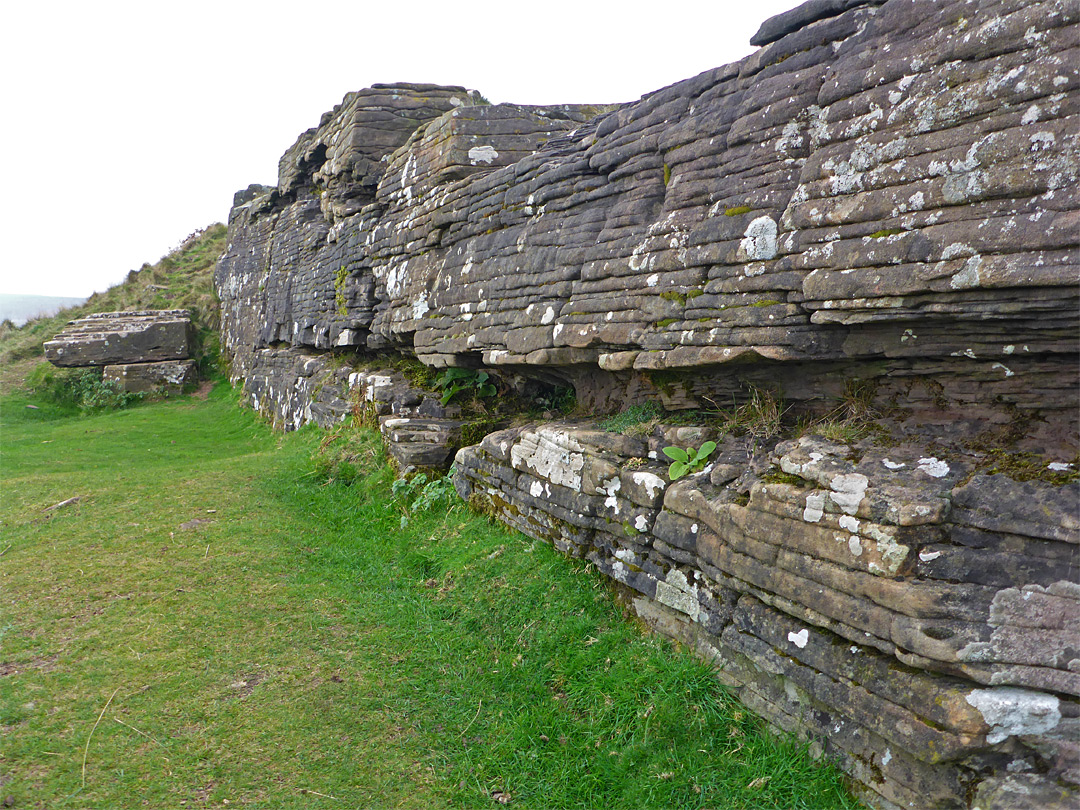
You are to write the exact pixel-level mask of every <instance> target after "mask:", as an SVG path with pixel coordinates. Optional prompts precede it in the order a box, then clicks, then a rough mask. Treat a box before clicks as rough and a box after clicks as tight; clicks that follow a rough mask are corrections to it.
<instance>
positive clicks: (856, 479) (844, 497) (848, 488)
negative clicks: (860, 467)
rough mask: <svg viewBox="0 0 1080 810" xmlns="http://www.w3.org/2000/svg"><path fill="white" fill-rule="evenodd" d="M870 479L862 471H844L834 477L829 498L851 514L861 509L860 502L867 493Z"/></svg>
mask: <svg viewBox="0 0 1080 810" xmlns="http://www.w3.org/2000/svg"><path fill="white" fill-rule="evenodd" d="M869 485H870V479H868V478H867V477H866V476H865V475H862V474H861V473H844V474H843V475H838V476H836V477H835V478H833V480H832V483H831V485H830V489H832V492H830V493H829V499H830V500H831V501H832V502H833V503H835V504H836V505H837V506H839V507H840V509H841V510H843V511H844V512H847V513H848V514H849V515H854V514H855V513H856V512H857V511H859V504H860V503H862V500H863V497H864V496H865V495H866V488H867V487H868V486H869Z"/></svg>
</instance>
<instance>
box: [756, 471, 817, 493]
mask: <svg viewBox="0 0 1080 810" xmlns="http://www.w3.org/2000/svg"><path fill="white" fill-rule="evenodd" d="M761 480H762V482H763V483H766V484H787V485H789V486H793V487H799V488H800V489H813V488H814V487H816V486H817V484H815V483H814V482H813V481H809V480H807V479H806V478H803V477H802V476H800V475H792V474H791V473H786V472H784V471H783V470H781V469H780V468H779V467H773V468H772V469H771V470H769V472H767V473H765V475H763V476H761Z"/></svg>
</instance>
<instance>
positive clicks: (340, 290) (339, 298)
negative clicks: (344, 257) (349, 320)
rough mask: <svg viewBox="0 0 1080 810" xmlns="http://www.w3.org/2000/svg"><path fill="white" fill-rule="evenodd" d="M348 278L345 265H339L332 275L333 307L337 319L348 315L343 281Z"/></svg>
mask: <svg viewBox="0 0 1080 810" xmlns="http://www.w3.org/2000/svg"><path fill="white" fill-rule="evenodd" d="M348 277H349V271H348V270H346V269H345V265H341V268H340V269H339V270H338V271H337V272H336V273H335V274H334V305H335V307H336V308H337V314H338V317H339V318H344V317H345V315H346V314H348V308H347V307H346V305H345V304H346V301H345V281H346V279H348Z"/></svg>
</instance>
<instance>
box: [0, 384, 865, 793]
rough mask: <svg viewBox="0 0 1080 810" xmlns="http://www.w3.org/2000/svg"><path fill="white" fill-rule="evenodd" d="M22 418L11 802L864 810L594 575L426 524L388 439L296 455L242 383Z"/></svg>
mask: <svg viewBox="0 0 1080 810" xmlns="http://www.w3.org/2000/svg"><path fill="white" fill-rule="evenodd" d="M25 404H27V401H26V400H25V399H12V398H5V399H4V400H3V402H2V405H3V407H2V408H0V421H2V428H3V437H4V439H3V441H4V464H3V469H2V471H0V476H2V478H0V481H2V484H0V485H2V488H3V499H2V501H0V525H2V530H3V537H4V540H3V543H2V544H0V552H2V553H3V555H4V566H3V569H2V574H0V576H2V587H3V591H4V594H5V600H4V617H3V619H2V620H0V626H3V627H4V628H5V630H4V634H3V639H2V643H3V656H2V660H3V662H4V663H3V668H4V673H5V677H4V683H5V689H4V690H3V691H2V692H0V717H2V720H0V723H2V730H3V734H4V738H5V753H4V756H5V771H6V774H7V776H8V777H10V780H9V781H8V782H7V783H6V784H5V785H4V787H3V791H2V792H3V794H4V796H5V797H6V796H9V795H10V796H11V797H12V801H13V803H14V806H15V807H28V806H36V805H38V804H47V805H48V806H49V807H55V808H106V807H110V808H111V807H120V806H133V805H140V806H147V807H159V808H165V807H176V806H180V805H181V804H183V803H185V802H186V803H188V804H208V803H209V804H214V805H215V806H220V805H223V804H224V802H225V801H226V800H228V802H229V803H230V804H231V805H248V806H258V807H275V808H276V807H301V806H302V807H310V806H312V804H313V803H315V802H316V801H325V802H332V799H331V798H327V797H333V799H336V800H338V801H339V802H340V803H342V805H341V806H350V807H435V806H440V807H482V808H490V807H492V806H494V805H495V804H498V803H501V802H503V801H506V802H509V803H510V804H511V806H514V807H522V808H561V807H610V808H619V807H626V808H631V807H632V808H644V807H688V808H693V807H726V808H762V807H785V808H830V807H837V808H852V807H856V806H857V804H856V802H855V801H854V800H852V799H851V798H850V796H849V795H848V794H847V793H846V792H845V788H844V785H843V782H842V779H841V777H840V776H839V775H838V773H837V772H836V771H835V770H834V769H832V768H831V767H829V766H827V765H822V764H820V763H815V762H813V761H812V760H811V757H810V756H809V754H808V753H807V750H806V748H805V747H803V746H800V745H799V744H797V743H796V742H794V741H792V740H791V739H789V738H785V737H780V736H775V735H773V734H770V733H768V732H766V731H765V729H764V727H763V725H762V724H761V723H760V722H759V721H758V720H756V719H755V718H754V717H753V716H752V715H751V714H749V713H748V712H747V711H746V710H745V709H743V708H742V707H741V706H740V705H739V704H738V703H737V702H736V701H735V700H734V699H732V698H731V697H730V695H729V694H728V693H727V692H726V691H725V690H724V689H723V688H722V687H721V686H720V685H719V684H718V683H717V681H716V679H715V676H714V674H713V672H712V671H711V670H710V669H709V667H708V666H706V665H705V664H704V663H702V662H700V661H698V660H697V659H696V658H694V657H693V656H691V655H690V654H688V653H686V652H684V651H680V650H678V649H674V648H673V647H672V645H670V644H669V643H668V642H666V641H664V640H662V639H660V638H658V637H656V636H653V635H649V634H645V633H643V632H641V631H640V630H639V628H638V626H637V625H636V624H635V623H634V622H633V621H629V620H628V619H627V618H626V617H625V616H624V615H623V613H622V611H621V609H620V607H619V606H618V604H617V603H616V602H615V601H614V600H613V598H612V596H611V593H610V591H609V590H608V588H607V586H606V585H605V584H604V580H603V578H602V577H601V576H600V575H599V574H597V573H595V572H593V571H592V570H591V569H588V568H587V567H586V566H585V565H584V564H583V563H580V562H575V561H572V560H569V559H567V558H565V557H563V556H561V555H559V554H558V553H557V552H555V551H554V550H553V549H552V548H551V547H550V546H548V545H546V544H544V543H540V542H535V541H533V540H531V539H528V538H526V537H525V536H523V535H521V534H517V533H513V532H509V531H507V530H506V529H504V528H503V527H502V526H500V525H497V524H494V523H492V522H490V521H489V520H487V519H486V518H484V517H481V516H477V515H475V514H473V513H471V512H470V511H469V510H468V509H467V508H466V507H465V506H464V504H461V503H456V504H455V505H452V506H448V505H445V504H442V505H440V507H439V508H438V509H432V510H428V511H423V510H419V511H409V520H408V521H407V523H406V524H405V525H404V526H403V525H402V521H401V517H402V514H403V511H404V510H410V506H411V504H410V502H409V501H408V499H407V498H405V499H403V498H400V497H399V498H394V497H393V496H392V494H391V484H392V482H393V473H392V472H391V470H390V469H389V467H388V466H387V465H386V463H385V459H384V457H383V451H382V448H381V445H380V444H379V440H378V438H377V436H376V434H374V433H373V432H356V431H343V432H342V433H340V434H336V435H334V436H332V437H330V438H329V441H328V440H327V439H328V435H327V434H325V433H323V432H320V431H318V430H315V429H312V428H305V429H303V430H300V431H298V432H296V433H292V434H288V435H280V434H275V433H272V432H271V431H270V430H269V429H268V428H267V427H266V426H265V425H263V424H262V423H260V422H259V421H258V419H257V417H256V416H255V415H254V414H253V413H251V412H248V411H244V410H242V409H241V408H240V407H239V406H238V404H237V396H236V394H235V393H234V392H231V391H230V390H229V388H228V386H227V385H226V384H225V383H223V382H219V383H218V384H217V386H216V388H215V389H214V390H213V391H212V392H211V393H210V396H209V398H208V399H207V400H205V401H199V400H197V399H193V398H179V399H174V400H170V401H166V402H160V403H153V404H142V405H140V406H138V407H136V408H131V409H127V410H122V411H115V412H108V413H101V414H92V415H84V416H80V417H78V418H70V417H67V416H65V415H64V413H63V412H61V411H59V410H57V409H54V408H49V407H47V406H42V407H40V408H38V409H36V410H34V409H27V408H25ZM342 443H347V445H348V447H347V450H348V452H347V454H344V455H347V456H348V458H349V464H350V465H351V474H350V475H348V476H344V475H339V476H335V475H334V471H335V470H340V469H341V467H340V463H337V462H335V463H333V464H327V462H326V456H327V454H330V455H331V456H333V457H334V458H335V459H340V458H341V457H342V456H343V453H342V448H341V446H340V445H341V444H342ZM320 447H322V450H321V451H320ZM71 498H78V500H77V501H74V502H69V503H68V505H66V506H62V507H58V508H51V507H54V506H56V505H57V504H60V503H62V502H65V501H69V500H70V499H71ZM84 761H85V772H84V768H83V766H84Z"/></svg>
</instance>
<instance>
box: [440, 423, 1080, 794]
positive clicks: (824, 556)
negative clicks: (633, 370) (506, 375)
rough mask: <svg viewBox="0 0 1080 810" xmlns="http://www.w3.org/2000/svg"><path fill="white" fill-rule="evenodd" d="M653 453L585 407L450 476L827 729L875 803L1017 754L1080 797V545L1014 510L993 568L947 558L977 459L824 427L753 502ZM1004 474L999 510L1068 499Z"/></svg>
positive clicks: (1034, 782) (779, 452)
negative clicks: (856, 437) (1077, 762)
mask: <svg viewBox="0 0 1080 810" xmlns="http://www.w3.org/2000/svg"><path fill="white" fill-rule="evenodd" d="M679 430H680V429H678V428H672V429H665V428H664V427H663V426H661V427H659V428H657V431H656V432H657V434H659V435H668V436H672V437H675V436H678V435H679V433H678V431H679ZM687 438H694V439H699V438H700V436H699V435H697V434H693V435H690V434H687ZM642 450H643V447H642V443H641V442H640V441H637V440H632V439H626V438H625V437H604V436H603V434H602V433H600V432H598V431H596V430H595V428H594V427H593V426H592V425H591V424H576V423H549V424H545V425H534V426H527V427H524V428H514V429H512V430H507V431H503V432H499V433H493V434H491V435H489V436H488V437H487V438H485V439H484V441H483V442H482V443H481V444H479V445H478V446H474V447H467V448H465V449H463V450H461V451H459V452H458V454H457V457H456V460H455V464H456V469H457V477H456V479H455V485H456V488H457V490H458V492H459V493H460V494H461V495H462V496H463V497H465V498H468V499H470V500H471V501H473V502H480V503H482V504H483V505H484V507H485V508H486V509H488V510H489V511H491V512H493V513H494V514H496V515H498V516H500V517H501V519H503V520H504V521H505V522H507V523H508V524H510V525H512V526H515V527H517V528H519V529H521V531H523V532H525V533H526V534H528V535H530V536H532V537H536V538H543V539H548V540H551V541H552V542H554V543H555V544H556V546H558V547H560V548H562V549H563V550H564V551H566V552H568V553H570V554H573V555H574V556H577V557H583V558H585V559H588V560H589V561H591V562H592V563H593V564H595V565H596V566H597V568H598V569H599V570H600V571H602V572H604V573H605V574H607V575H608V576H610V577H611V578H612V579H614V580H616V581H617V582H619V583H621V584H622V585H624V586H626V587H627V588H628V589H629V590H630V593H631V594H632V598H631V601H632V602H633V604H634V606H635V609H637V610H638V612H639V613H640V614H641V615H642V616H643V617H644V618H646V619H647V620H648V621H650V622H652V623H654V624H655V626H657V627H658V629H660V630H661V631H662V632H665V633H668V634H671V635H675V636H676V637H678V638H680V639H682V640H683V641H685V642H686V643H688V644H690V645H691V646H693V647H695V648H696V649H698V650H700V651H701V652H703V653H704V654H706V655H707V656H708V657H709V658H710V659H712V660H714V661H716V662H717V663H718V665H719V666H720V667H721V668H722V671H723V673H724V678H725V681H726V682H727V683H729V684H730V685H733V686H735V687H736V688H738V690H739V691H740V695H741V697H742V698H743V699H744V700H745V701H746V702H747V704H748V705H750V706H751V707H753V708H754V709H755V710H756V711H759V712H760V713H762V714H763V715H764V716H766V717H767V718H769V719H770V720H771V721H772V722H774V723H775V724H777V725H778V726H780V727H782V728H786V729H790V730H798V731H800V732H803V733H805V732H809V733H812V734H814V735H818V736H820V737H821V738H822V739H823V740H824V741H825V745H826V749H827V750H829V751H831V752H832V753H834V754H835V755H837V756H838V757H839V758H840V760H841V761H842V762H843V763H844V766H845V768H846V769H847V770H848V771H849V772H850V773H852V774H853V775H854V776H855V777H856V778H857V779H859V780H860V781H861V782H862V783H863V784H864V785H866V786H867V787H868V788H869V789H870V790H871V791H872V794H871V795H870V798H871V801H872V803H875V804H879V805H881V806H890V805H889V804H888V803H890V802H891V803H893V804H895V805H900V806H905V807H909V806H910V807H954V806H957V807H958V806H963V802H964V796H965V794H966V792H967V790H968V788H967V786H968V785H969V784H971V783H975V782H978V781H979V780H980V779H981V778H983V777H984V776H985V775H986V774H987V773H988V772H990V773H994V772H1001V771H1003V770H1005V769H1006V768H1007V769H1008V772H1009V773H1012V772H1016V771H1018V770H1023V771H1024V772H1025V781H1024V784H1025V785H1026V786H1027V787H1026V788H1025V789H1030V790H1032V791H1034V792H1033V793H1032V795H1035V796H1039V797H1046V796H1051V797H1063V798H1062V799H1061V802H1059V803H1058V804H1050V805H1047V806H1048V807H1065V806H1067V801H1070V800H1074V799H1075V798H1076V797H1077V795H1078V793H1077V786H1076V778H1075V773H1074V772H1075V769H1074V768H1072V767H1071V765H1070V763H1071V757H1072V756H1073V754H1074V753H1075V750H1076V746H1077V745H1078V744H1080V740H1078V726H1077V722H1080V721H1074V720H1073V719H1072V718H1077V717H1078V716H1080V700H1078V697H1080V678H1078V677H1077V673H1078V672H1080V658H1078V657H1077V656H1078V654H1080V652H1078V651H1080V635H1078V633H1077V629H1076V628H1077V619H1078V618H1080V601H1078V600H1080V587H1078V586H1077V585H1075V584H1074V582H1075V580H1076V571H1077V564H1078V560H1077V555H1076V554H1075V553H1074V552H1075V550H1076V546H1075V543H1070V542H1068V540H1067V538H1062V539H1059V538H1057V537H1055V536H1054V533H1053V532H1047V531H1043V530H1040V529H1039V528H1038V525H1039V524H1038V522H1036V521H1033V520H1031V519H1030V517H1029V519H1028V521H1027V522H1024V523H1018V522H1016V521H1014V522H1011V523H1008V527H1009V529H1010V530H1011V531H1014V532H1023V531H1024V527H1025V526H1034V527H1035V529H1034V530H1033V531H1026V532H1025V533H1023V534H1015V535H1012V537H1011V540H1009V541H1007V542H997V541H995V540H994V538H993V537H989V538H986V539H984V540H982V542H983V543H984V545H985V546H987V547H996V548H999V549H1000V552H999V553H998V554H997V556H996V557H995V562H997V563H999V564H1002V565H1006V566H1007V568H1006V570H1004V571H1002V572H1001V573H1000V574H998V575H997V576H993V577H985V576H981V575H978V574H977V573H976V572H975V568H976V565H977V558H972V559H971V561H970V562H969V563H962V562H961V563H955V564H953V565H952V566H944V567H941V566H939V565H938V564H937V563H938V561H939V560H948V559H950V558H952V557H954V556H956V555H960V556H961V557H963V556H964V555H965V554H967V552H968V550H969V549H970V548H971V547H972V544H973V542H977V541H978V539H977V538H973V537H972V535H971V531H972V528H971V526H970V525H969V524H970V523H971V518H970V514H971V512H970V511H968V510H957V511H956V512H955V513H953V512H950V510H949V504H950V503H955V502H964V503H969V504H973V505H974V504H976V502H977V498H976V496H975V495H974V494H972V493H974V492H983V491H984V490H982V489H979V487H978V485H977V484H975V481H976V480H977V478H978V477H976V479H972V481H971V482H968V483H963V482H962V481H961V480H960V479H961V476H962V475H963V471H964V470H965V469H966V468H969V467H970V463H969V462H965V461H964V460H962V459H961V460H955V461H953V462H952V463H946V462H943V461H941V460H939V459H937V458H935V457H933V456H931V455H930V454H929V453H927V452H925V451H923V452H919V451H918V450H917V449H916V448H907V449H905V448H903V447H898V448H892V449H890V450H889V451H888V454H887V455H882V454H881V452H880V451H879V452H878V453H877V454H876V455H875V454H874V453H867V454H865V455H863V457H862V458H861V459H859V458H858V456H859V455H860V452H859V451H857V450H856V449H855V448H853V447H851V446H848V445H844V444H838V443H835V442H827V441H824V440H822V439H819V438H814V437H813V436H806V437H803V438H802V439H800V440H798V441H795V442H786V443H781V444H780V445H778V446H777V447H775V448H772V449H769V448H765V449H763V450H762V451H761V453H762V455H763V456H767V457H768V458H771V459H773V460H774V462H775V464H776V466H775V467H773V468H772V469H773V470H774V473H767V472H766V473H765V474H764V475H762V476H759V477H758V478H757V479H756V481H755V482H754V483H752V484H751V485H750V488H749V500H748V501H747V500H744V499H743V498H742V497H741V493H740V492H739V489H738V487H740V486H742V476H737V477H736V478H735V479H728V481H727V484H728V486H724V485H720V486H717V485H716V484H714V483H712V480H711V478H712V476H711V472H710V471H708V469H706V470H703V471H702V472H699V473H697V474H693V475H690V476H688V477H687V478H686V479H684V480H680V481H678V482H677V483H674V484H669V483H668V480H667V476H666V475H665V470H664V469H663V468H661V467H659V466H658V464H657V463H655V462H653V463H650V462H647V461H646V462H644V463H643V462H642V458H641V454H642ZM744 463H745V464H746V465H747V466H752V465H753V463H754V462H753V460H751V459H748V460H746V461H745V462H744ZM772 477H779V478H780V479H781V480H779V481H772V480H770V478H772ZM792 481H795V482H800V481H801V483H792ZM994 486H995V487H996V488H997V489H995V492H996V494H997V498H998V499H999V501H1000V506H999V510H998V512H999V514H1002V515H1008V514H1009V513H1010V510H1011V511H1012V513H1013V514H1019V515H1029V516H1031V515H1035V514H1042V515H1044V516H1045V524H1046V525H1050V524H1051V523H1052V518H1051V517H1050V515H1051V514H1053V510H1055V509H1061V508H1062V506H1061V504H1058V503H1055V502H1054V500H1053V498H1052V497H1051V496H1050V495H1049V494H1048V495H1044V496H1043V497H1042V498H1041V500H1034V499H1031V498H1028V499H1027V500H1026V502H1023V503H1015V504H1014V502H1013V500H1012V499H1013V498H1015V497H1016V496H1017V495H1018V494H1019V495H1020V497H1021V498H1023V497H1024V489H1023V488H1022V487H1018V486H1014V488H1013V490H1012V491H1011V492H1010V491H1009V490H1008V487H1007V486H1006V485H1005V484H1004V483H1003V482H994ZM1033 489H1040V487H1034V485H1033ZM1041 489H1043V490H1048V488H1047V487H1046V486H1042V487H1041ZM1049 489H1052V488H1049ZM1048 491H1049V490H1048ZM893 498H899V499H900V502H898V503H896V502H893V500H892V499H893ZM995 542H997V545H996V546H995ZM964 559H967V558H966V557H965V558H964ZM965 565H970V566H971V568H970V569H969V568H967V567H965ZM1004 581H1007V582H1009V583H1011V586H1006V587H1002V586H1001V584H1002V582H1004ZM988 769H989V771H988ZM1070 774H1072V775H1070ZM1058 779H1063V780H1064V783H1063V784H1062V785H1058V784H1057V780H1058ZM1070 780H1071V781H1070ZM987 790H991V788H989V787H988V788H987ZM992 790H993V791H994V795H998V794H999V793H1001V790H1004V788H1001V787H1000V786H999V787H994V788H993V789H992ZM988 795H989V794H988ZM1002 795H1004V794H1002ZM1009 795H1012V794H1009ZM1062 802H1064V803H1062ZM1001 806H1004V805H1001Z"/></svg>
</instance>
